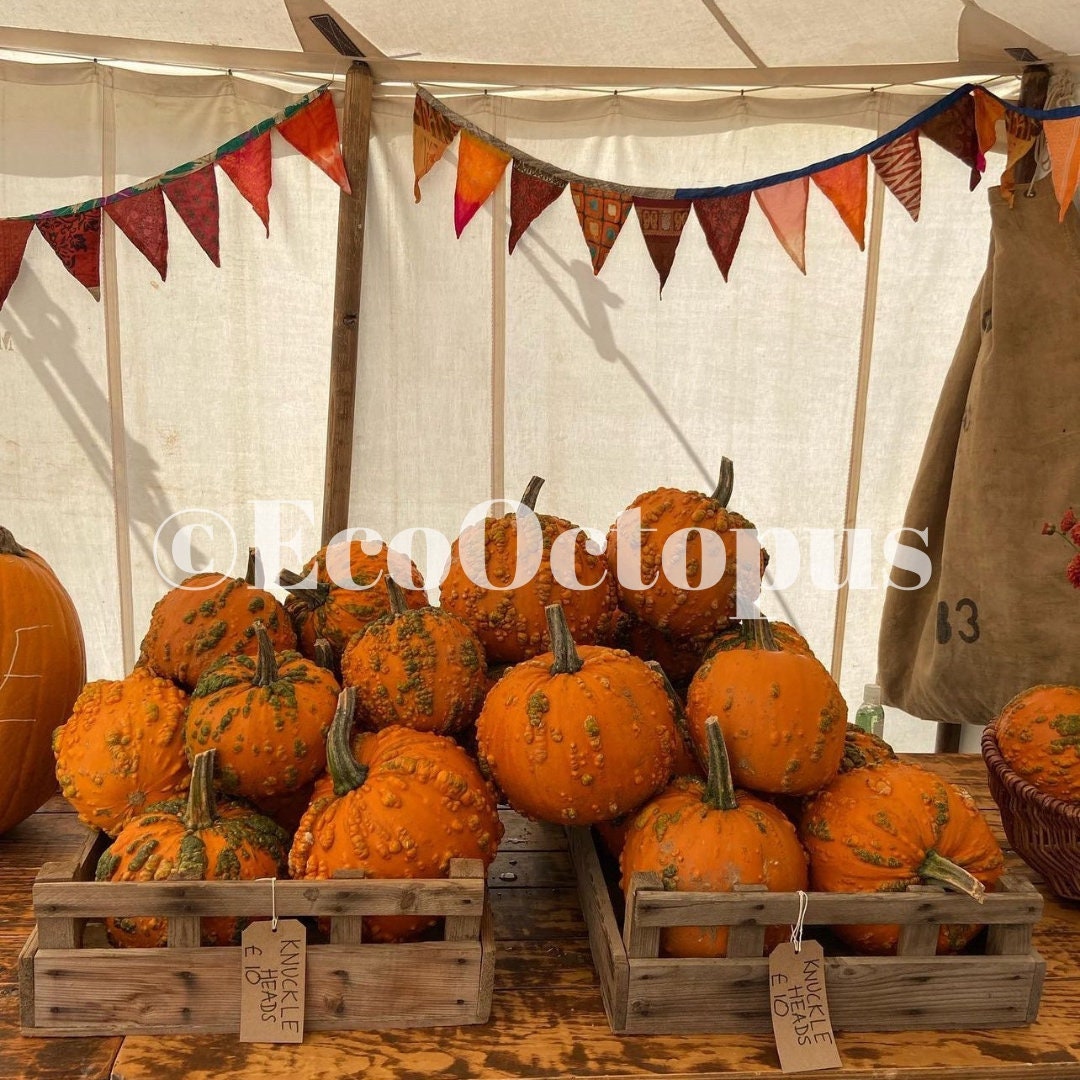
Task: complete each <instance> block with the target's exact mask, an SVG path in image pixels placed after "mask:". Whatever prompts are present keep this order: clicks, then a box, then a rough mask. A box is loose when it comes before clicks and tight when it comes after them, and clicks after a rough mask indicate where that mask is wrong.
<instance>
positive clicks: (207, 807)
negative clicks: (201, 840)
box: [184, 750, 217, 832]
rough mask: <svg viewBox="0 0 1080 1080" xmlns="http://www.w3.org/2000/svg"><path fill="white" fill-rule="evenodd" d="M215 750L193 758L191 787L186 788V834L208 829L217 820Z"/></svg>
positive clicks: (206, 751) (205, 751)
mask: <svg viewBox="0 0 1080 1080" xmlns="http://www.w3.org/2000/svg"><path fill="white" fill-rule="evenodd" d="M216 758H217V751H216V750H204V751H203V752H202V753H201V754H197V755H196V756H195V761H194V762H193V763H192V766H191V787H189V788H188V801H187V810H186V811H185V812H184V827H185V828H186V829H187V830H188V832H197V831H199V830H202V829H209V828H210V826H211V825H213V824H214V821H215V820H216V819H217V800H216V799H215V798H214V761H215V759H216Z"/></svg>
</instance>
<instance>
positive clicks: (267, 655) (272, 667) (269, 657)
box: [251, 619, 278, 686]
mask: <svg viewBox="0 0 1080 1080" xmlns="http://www.w3.org/2000/svg"><path fill="white" fill-rule="evenodd" d="M255 637H256V639H257V640H258V642H259V654H258V657H257V658H256V660H255V677H254V678H253V679H252V680H251V685H252V686H269V685H270V684H271V683H274V682H277V677H278V668H277V660H276V659H275V657H274V643H273V642H272V641H271V640H270V635H269V634H268V633H267V632H266V626H265V625H264V624H263V621H262V620H261V619H256V620H255Z"/></svg>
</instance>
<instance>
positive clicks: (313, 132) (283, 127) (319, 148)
mask: <svg viewBox="0 0 1080 1080" xmlns="http://www.w3.org/2000/svg"><path fill="white" fill-rule="evenodd" d="M277 130H278V134H280V135H281V137H282V138H283V139H284V140H285V141H286V142H288V143H291V144H292V145H293V146H295V147H296V149H297V150H299V151H300V153H301V154H303V155H304V157H306V158H307V159H308V161H311V162H314V163H315V164H316V165H318V166H319V168H320V169H322V171H323V172H324V173H326V175H327V176H329V177H330V179H331V180H333V181H334V183H335V184H337V186H338V187H339V188H341V190H342V191H344V192H345V194H346V195H351V194H352V188H351V187H350V186H349V175H348V173H346V171H345V162H344V161H343V160H342V157H341V132H340V131H339V130H338V122H337V109H335V108H334V99H333V98H332V97H331V96H330V91H329V90H327V91H326V92H325V93H322V94H320V95H319V96H318V97H317V98H315V99H314V100H313V101H312V102H311V104H310V105H305V106H304V107H303V108H302V109H301V110H300V111H299V112H297V113H293V115H292V116H290V117H289V119H288V120H283V121H282V122H281V123H280V124H278V126H277Z"/></svg>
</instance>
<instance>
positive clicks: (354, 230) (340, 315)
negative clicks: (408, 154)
mask: <svg viewBox="0 0 1080 1080" xmlns="http://www.w3.org/2000/svg"><path fill="white" fill-rule="evenodd" d="M373 85H374V81H373V79H372V77H371V69H370V68H369V67H368V66H367V65H366V64H361V63H359V62H358V63H354V64H353V65H352V66H351V67H350V68H349V70H348V72H347V74H346V76H345V116H344V125H343V129H342V136H341V154H342V157H343V158H344V160H345V168H346V169H347V170H348V173H349V184H350V186H351V187H352V194H351V195H346V194H345V193H344V192H342V193H341V195H340V196H339V198H338V230H337V268H336V270H335V274H334V333H333V337H332V339H331V345H330V403H329V407H328V409H327V417H326V471H325V477H324V481H323V518H322V542H323V544H326V543H328V542H329V541H330V539H331V538H332V537H333V536H334V535H335V534H336V533H338V532H340V531H341V530H342V529H344V528H346V526H347V525H348V520H349V492H350V488H351V481H352V452H353V414H354V411H355V403H356V366H357V349H358V343H359V338H360V284H361V279H362V277H363V268H364V215H365V212H366V210H367V182H368V139H369V137H370V135H371V97H372V91H373Z"/></svg>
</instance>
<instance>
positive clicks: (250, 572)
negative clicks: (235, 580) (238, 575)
mask: <svg viewBox="0 0 1080 1080" xmlns="http://www.w3.org/2000/svg"><path fill="white" fill-rule="evenodd" d="M258 569H259V552H258V549H257V548H253V547H249V548H248V561H247V570H246V571H245V572H244V581H246V582H247V584H248V585H255V584H256V579H255V575H256V573H257V572H258Z"/></svg>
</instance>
